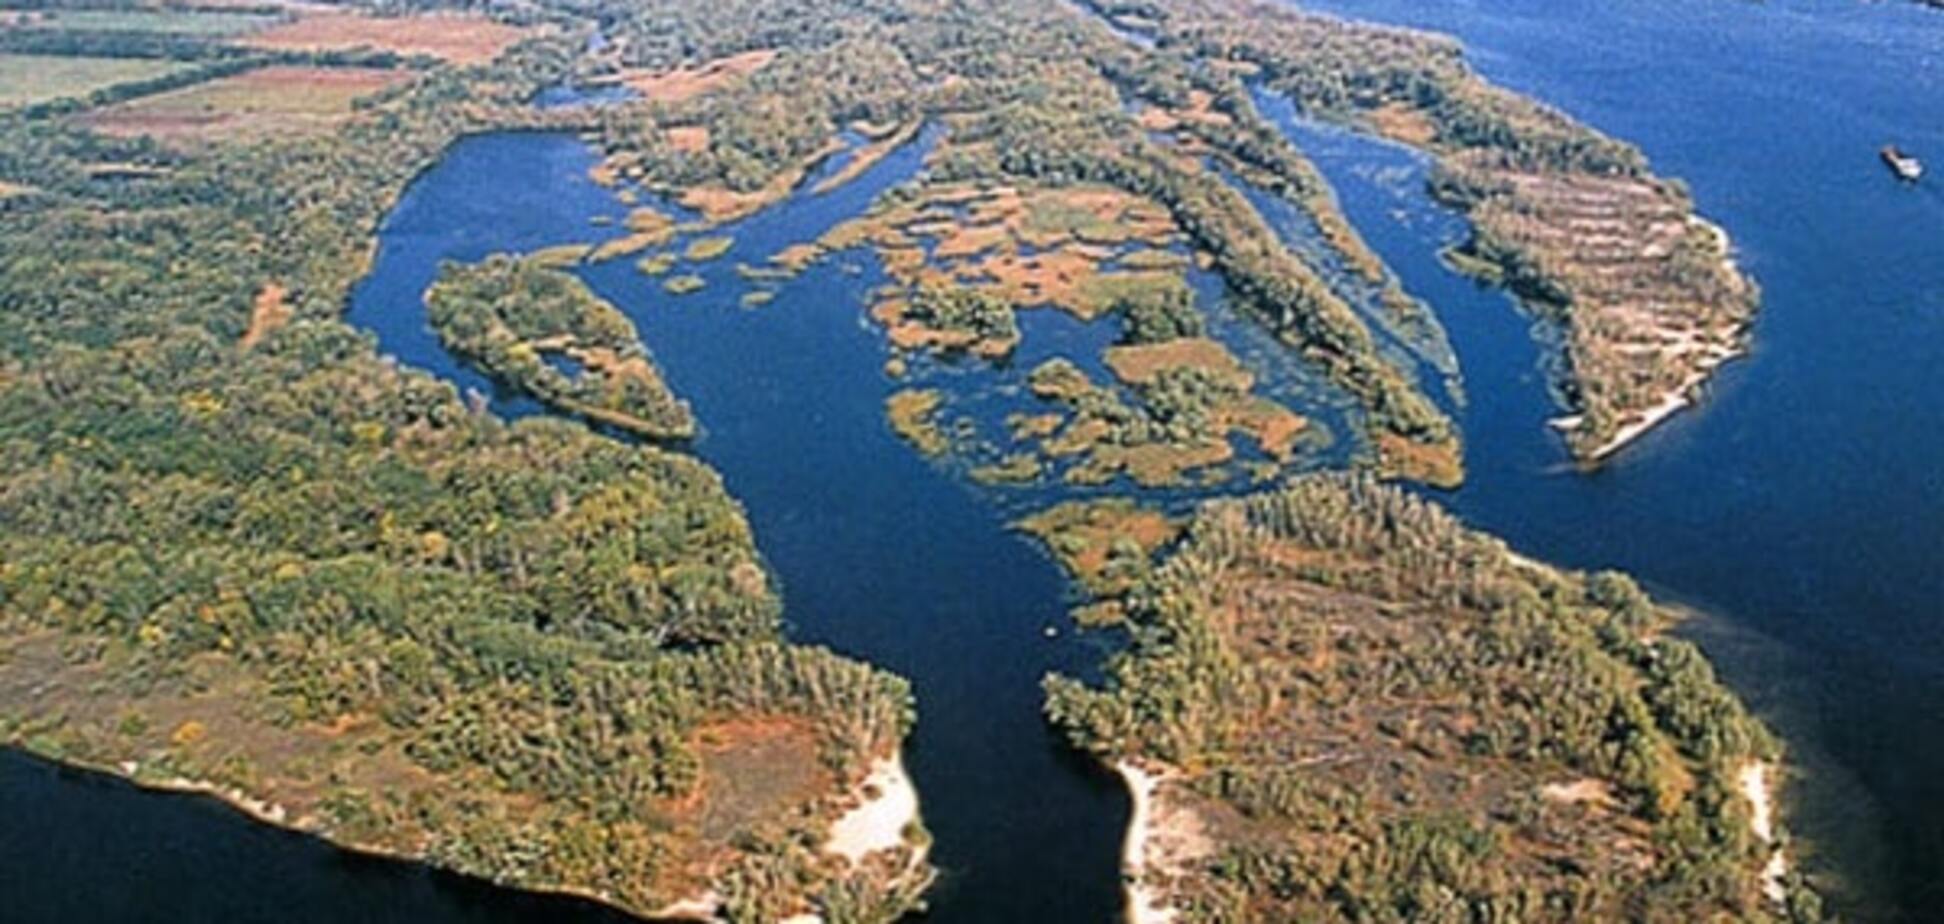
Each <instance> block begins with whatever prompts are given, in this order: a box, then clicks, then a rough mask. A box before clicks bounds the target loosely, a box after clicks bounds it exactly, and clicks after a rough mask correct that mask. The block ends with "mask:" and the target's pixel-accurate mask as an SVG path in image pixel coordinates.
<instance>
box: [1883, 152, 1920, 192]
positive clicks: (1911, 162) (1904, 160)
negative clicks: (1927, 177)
mask: <svg viewBox="0 0 1944 924" xmlns="http://www.w3.org/2000/svg"><path fill="white" fill-rule="evenodd" d="M1881 153H1882V154H1883V162H1884V163H1886V164H1888V165H1890V172H1891V173H1894V174H1896V175H1897V179H1900V180H1903V181H1905V182H1907V183H1915V182H1917V178H1918V177H1921V176H1923V175H1924V162H1923V161H1920V160H1918V159H1917V158H1915V157H1912V156H1910V155H1909V154H1905V153H1904V152H1902V151H1900V150H1898V149H1897V146H1896V145H1894V144H1886V145H1884V146H1883V151H1882V152H1881Z"/></svg>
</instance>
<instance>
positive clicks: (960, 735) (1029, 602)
mask: <svg viewBox="0 0 1944 924" xmlns="http://www.w3.org/2000/svg"><path fill="white" fill-rule="evenodd" d="M931 137H932V136H931V135H926V136H924V137H923V138H922V139H921V140H920V141H919V142H917V143H914V144H912V145H909V146H907V147H905V148H902V149H900V150H898V151H896V152H894V153H892V154H891V155H890V156H888V157H886V158H885V159H884V160H883V161H881V162H880V163H878V164H877V165H875V166H874V167H873V168H872V169H871V170H870V171H869V172H867V173H866V174H865V176H864V177H863V178H861V179H859V180H856V181H853V182H851V183H849V184H846V185H844V186H841V187H838V188H837V189H836V190H834V191H832V192H829V193H827V194H824V195H810V194H809V193H807V192H805V193H802V194H799V195H798V196H797V197H796V198H794V199H792V200H791V201H789V202H787V203H785V204H783V205H780V206H777V207H775V208H772V209H769V210H766V211H764V212H761V213H758V214H757V215H755V216H753V217H751V218H749V219H747V220H744V221H742V222H739V223H736V224H734V225H731V226H728V227H726V228H723V229H720V230H718V231H714V232H710V233H711V234H712V235H713V234H723V235H728V236H730V237H732V238H733V239H734V245H733V247H732V248H731V249H730V251H729V252H728V253H727V254H726V255H724V256H723V257H721V258H719V259H716V260H712V261H707V262H702V263H685V264H684V265H683V266H681V267H680V268H678V269H677V270H675V272H678V273H690V272H692V273H695V274H696V275H699V276H701V277H702V278H703V279H704V280H705V281H706V282H707V286H706V288H705V289H703V290H702V291H701V292H699V293H696V294H693V295H688V296H682V297H675V296H670V295H668V294H666V293H665V292H663V291H662V289H661V279H658V278H651V277H647V276H644V275H642V274H641V273H639V272H638V271H636V270H635V268H634V266H633V260H631V259H619V260H614V261H611V262H607V263H603V264H600V265H597V266H593V267H588V268H585V269H584V270H583V271H582V275H583V276H584V278H585V279H586V280H587V281H588V283H589V284H590V285H591V286H592V287H593V288H594V290H595V291H596V292H597V293H599V294H600V295H602V296H603V297H605V298H607V299H609V300H610V301H612V302H613V303H615V304H616V305H617V306H619V307H621V308H622V309H623V310H624V311H625V312H626V313H627V314H628V315H629V317H630V318H631V319H633V320H634V322H635V323H636V325H637V326H638V328H639V329H640V330H641V332H642V335H643V338H644V340H645V341H646V342H647V343H648V344H649V345H650V347H651V349H652V350H653V351H654V353H655V355H656V357H657V359H658V361H659V363H660V365H661V367H662V370H663V372H664V373H665V375H666V377H667V379H668V381H669V383H670V385H671V386H672V387H673V388H674V390H675V391H676V392H677V393H678V394H680V395H681V396H682V397H683V398H684V399H686V400H687V401H689V402H690V404H691V406H692V407H693V409H694V411H695V413H696V416H697V418H698V419H699V420H700V421H701V423H702V427H703V435H702V436H701V438H699V439H698V440H696V441H695V443H694V445H693V449H694V451H695V452H696V453H697V454H698V455H699V456H701V457H702V458H703V459H704V460H706V461H707V462H708V463H709V464H711V465H712V466H714V467H715V468H716V469H717V470H718V471H720V472H722V474H723V476H724V479H725V480H726V482H727V484H728V488H729V490H730V492H731V493H732V494H734V495H735V496H736V498H737V499H738V500H740V501H741V502H742V503H743V504H744V506H745V507H746V508H747V510H748V511H749V515H750V519H751V521H752V523H753V525H754V526H755V530H756V534H757V536H758V543H759V545H760V547H761V549H762V552H763V554H764V557H765V558H766V560H767V561H768V563H769V564H770V566H771V567H772V568H773V569H774V571H775V573H776V575H777V577H778V579H779V583H780V585H781V588H782V593H783V597H784V600H785V602H786V618H787V619H788V620H789V622H790V634H791V637H792V638H794V639H796V640H798V641H804V642H814V643H822V644H828V645H830V646H832V647H833V648H836V649H837V650H839V651H842V652H845V653H847V654H852V655H855V656H857V657H860V658H863V659H866V660H868V661H870V662H871V663H873V664H877V665H881V666H883V667H885V668H887V669H889V670H892V671H896V672H898V673H900V674H902V675H904V676H907V677H909V678H911V679H912V681H913V683H914V685H915V687H916V692H917V696H918V701H919V704H920V712H921V721H920V724H919V731H918V733H917V734H916V736H915V737H914V739H913V740H912V742H911V744H910V747H909V750H908V752H907V757H908V761H909V766H910V768H911V772H912V775H913V777H914V778H915V780H916V782H917V784H918V786H919V789H920V791H921V794H922V796H923V797H924V799H925V800H926V801H925V805H924V814H925V821H926V824H927V825H928V826H929V827H930V829H931V830H932V832H933V834H934V835H935V836H936V838H937V850H936V853H935V855H934V860H935V862H936V863H937V864H938V865H939V866H940V868H941V869H942V871H943V874H944V875H943V879H942V881H941V883H940V885H939V887H938V888H937V889H936V891H935V893H934V896H933V898H932V903H933V905H934V907H935V909H936V910H935V911H934V913H933V915H932V917H933V918H935V919H938V920H945V921H955V920H956V921H994V920H1061V919H1076V920H1094V919H1104V918H1106V917H1108V916H1111V915H1112V914H1113V913H1114V909H1115V908H1116V907H1117V903H1118V891H1117V880H1116V876H1115V870H1116V864H1117V857H1118V838H1119V830H1120V826H1121V823H1122V820H1123V818H1124V813H1125V811H1126V809H1125V806H1124V801H1125V800H1124V797H1123V796H1122V794H1121V793H1120V791H1119V789H1118V788H1117V786H1116V785H1115V783H1114V782H1113V781H1112V780H1111V779H1110V778H1107V777H1106V776H1104V775H1103V774H1102V773H1101V772H1099V771H1098V770H1096V769H1094V768H1092V767H1091V766H1089V765H1088V764H1087V763H1086V762H1085V761H1084V760H1083V759H1082V758H1080V757H1079V756H1078V755H1075V754H1074V753H1072V752H1071V751H1070V749H1068V748H1067V747H1066V746H1065V745H1064V743H1063V742H1061V741H1059V740H1058V739H1057V738H1055V737H1054V735H1053V734H1052V733H1051V731H1050V730H1049V729H1048V728H1047V727H1046V725H1045V723H1044V721H1043V720H1042V719H1041V718H1040V713H1039V706H1040V696H1039V688H1038V681H1039V678H1040V677H1041V676H1043V675H1044V674H1045V673H1047V672H1049V671H1056V670H1057V671H1062V672H1068V673H1081V672H1085V671H1088V670H1090V669H1092V668H1093V667H1094V666H1095V665H1097V663H1098V662H1099V660H1100V657H1101V652H1100V650H1099V649H1098V648H1097V647H1096V643H1095V642H1093V641H1092V640H1082V639H1079V638H1077V637H1075V636H1072V635H1071V634H1068V633H1063V634H1062V635H1061V636H1060V637H1059V638H1058V639H1055V640H1048V639H1046V638H1045V636H1044V630H1045V629H1046V628H1047V627H1049V626H1060V625H1063V624H1064V620H1065V609H1066V605H1067V601H1066V596H1065V595H1066V588H1065V584H1064V582H1063V580H1062V578H1061V576H1060V574H1059V572H1058V571H1057V569H1056V568H1055V567H1054V566H1053V565H1052V563H1051V562H1050V561H1049V560H1048V559H1047V558H1046V557H1045V556H1043V555H1042V554H1040V553H1039V552H1038V551H1037V550H1036V549H1035V547H1034V546H1032V545H1031V544H1029V543H1028V542H1026V541H1025V540H1024V539H1022V538H1021V537H1019V536H1017V535H1015V534H1012V533H1011V532H1010V531H1009V530H1008V528H1007V520H1006V517H1005V511H1004V510H1003V509H1001V508H1000V507H997V506H994V505H991V504H988V503H985V502H983V501H982V499H981V497H980V496H979V495H978V494H977V493H976V492H974V491H972V490H969V489H967V487H966V486H965V485H964V484H963V483H962V482H961V481H960V480H959V479H957V478H955V477H953V476H952V475H951V474H950V473H947V472H945V471H942V470H940V469H939V468H937V467H934V466H932V465H930V464H927V463H926V462H925V461H923V460H922V459H921V458H920V457H919V456H917V455H916V454H915V453H913V452H911V451H910V449H909V447H907V446H905V445H904V444H903V443H901V442H900V441H899V440H898V439H897V438H896V437H895V436H894V435H893V434H892V433H891V431H890V430H889V429H888V428H887V427H886V425H885V422H884V417H883V399H884V398H885V397H886V396H888V395H889V394H890V393H891V392H892V391H893V390H894V389H895V388H896V387H897V385H896V384H895V383H893V382H891V381H890V380H888V379H887V378H886V377H885V376H884V375H883V373H882V371H881V367H882V365H883V361H884V358H885V353H884V347H883V343H882V334H881V332H879V331H877V330H876V329H874V328H873V327H872V326H870V325H869V323H868V322H867V320H866V319H865V317H864V313H863V309H864V307H865V306H867V305H868V304H869V303H870V299H869V293H870V291H871V290H872V289H873V288H875V287H876V286H878V285H881V284H883V282H884V279H883V278H882V276H881V274H880V273H879V272H878V271H877V269H876V267H875V263H874V259H873V258H871V257H869V255H868V254H863V253H857V254H846V255H842V256H840V257H838V258H834V259H831V260H827V261H825V262H823V263H821V264H819V265H818V266H816V267H815V268H813V269H812V270H810V271H809V272H807V273H805V274H804V275H802V276H800V277H798V278H797V279H794V280H790V281H787V282H781V283H764V284H763V285H765V286H767V287H768V288H771V289H773V290H774V291H775V292H776V294H777V297H776V299H775V301H773V302H771V303H770V304H768V305H766V306H763V307H761V308H758V309H744V308H742V307H741V306H740V305H739V298H740V296H741V294H742V293H743V292H745V291H747V290H748V288H749V286H748V285H747V284H745V282H744V280H743V279H742V278H741V276H740V274H739V273H738V272H737V265H738V264H739V263H749V264H760V263H762V262H763V261H764V260H765V259H766V258H767V257H768V256H769V255H770V254H773V253H775V252H777V251H779V250H781V249H783V248H784V247H786V246H788V245H790V244H793V243H798V242H802V241H807V240H813V239H815V238H816V237H818V236H819V235H821V234H822V233H823V232H824V231H826V230H828V229H829V228H830V227H831V226H833V225H835V224H836V223H837V222H839V221H841V220H843V219H845V218H849V217H853V216H855V215H858V214H860V213H862V212H863V211H864V210H865V209H866V208H867V207H868V206H869V205H870V203H871V202H872V200H873V199H874V198H875V197H876V196H877V195H878V194H879V193H880V192H881V191H883V189H885V188H886V187H888V186H890V185H892V184H893V183H895V182H899V181H902V180H904V179H908V178H910V177H911V176H912V175H914V174H915V173H916V171H917V170H918V169H919V166H920V162H921V161H922V158H923V154H924V152H925V150H926V149H927V148H928V146H929V140H930V138H931ZM590 163H591V158H590V156H589V155H588V154H587V152H586V150H585V149H584V148H583V147H582V146H581V145H580V144H579V143H578V142H577V141H575V140H574V139H573V138H571V137H569V136H542V135H500V136H491V137H482V138H475V139H471V140H468V141H466V142H463V143H462V144H461V145H460V146H458V147H457V148H455V150H454V151H453V152H452V153H451V155H449V156H448V157H447V158H446V160H445V161H444V162H442V163H441V164H440V166H439V167H437V168H435V169H434V170H433V171H431V172H429V173H428V174H427V175H426V176H425V177H424V178H422V179H421V180H420V181H419V182H418V183H417V184H415V185H414V186H413V188H412V190H411V191H410V192H409V193H408V194H407V195H406V196H405V197H404V199H403V200H402V201H401V203H400V205H399V207H398V210H397V213H396V215H395V216H394V217H393V219H392V220H391V221H389V222H388V223H387V226H386V230H385V235H384V237H385V242H384V245H383V246H381V249H380V258H379V262H378V265H377V266H376V267H375V268H374V272H373V277H372V281H371V282H369V283H367V284H366V285H365V286H363V287H361V288H360V290H359V292H358V295H357V297H356V298H354V301H353V308H352V312H351V315H350V319H351V320H352V322H353V323H356V324H359V325H363V326H367V327H369V328H371V329H372V330H374V331H375V332H376V333H377V334H378V335H379V340H380V345H381V348H382V349H383V350H385V351H386V352H390V353H393V354H395V355H397V356H398V357H399V358H400V360H401V361H404V362H408V363H411V364H413V365H416V366H420V367H422V368H426V369H430V370H433V371H435V372H437V373H438V374H440V375H441V376H443V377H446V378H448V379H449V380H452V381H454V382H455V383H459V384H462V385H468V386H470V385H471V382H470V380H469V378H468V376H469V375H470V373H469V372H468V370H466V369H465V368H464V367H463V366H462V365H460V364H456V363H454V362H453V361H452V359H451V358H450V357H448V356H446V355H445V354H444V353H443V351H441V350H440V349H439V348H438V345H437V342H436V340H435V339H432V335H431V334H430V332H429V331H428V330H427V329H426V328H425V324H424V313H423V311H422V310H420V309H419V307H418V301H417V298H416V296H415V295H414V294H413V293H414V292H415V291H422V290H423V288H424V286H425V285H427V284H428V283H429V282H430V278H431V276H430V272H431V270H430V269H428V268H430V267H436V266H437V264H438V262H439V261H440V260H448V259H452V260H473V259H478V258H480V257H481V256H483V255H485V254H487V253H490V252H493V251H499V250H524V249H531V248H533V247H537V246H544V245H547V244H554V243H560V242H563V241H569V242H570V241H575V240H589V239H595V238H598V237H601V236H605V234H606V233H612V232H605V233H603V232H597V231H596V230H595V229H591V228H590V227H589V226H588V224H587V219H586V217H585V216H586V215H589V214H608V213H612V212H613V211H614V208H615V207H614V205H613V203H612V200H611V197H610V196H609V194H608V193H607V191H605V190H602V189H600V188H598V187H596V186H594V185H593V184H592V183H591V182H589V181H588V180H587V179H586V178H585V175H586V168H587V167H588V166H589V165H590ZM814 183H815V179H814V178H813V179H812V180H809V181H806V184H805V186H806V188H807V187H809V186H812V185H814ZM503 189H518V190H521V191H522V194H521V195H519V196H513V197H507V196H503V195H502V194H501V192H500V190H503ZM528 195H531V196H534V197H537V198H538V199H540V200H544V201H546V202H549V203H551V205H550V206H549V207H548V208H545V209H538V210H537V211H538V212H540V213H544V214H543V215H540V216H539V217H538V220H530V219H529V214H530V213H529V211H528V210H529V209H530V208H531V207H532V203H530V202H528V201H527V200H526V198H525V197H526V196H528ZM576 215H578V216H581V217H578V218H577V217H575V216H576ZM684 243H685V241H683V240H680V239H678V240H676V241H675V242H673V243H672V244H671V245H670V246H671V249H673V250H675V251H677V252H679V251H680V250H681V249H682V248H683V245H684ZM503 402H504V399H496V400H495V402H494V403H495V406H496V407H505V409H507V410H509V411H517V408H514V407H512V406H510V405H504V403H503ZM1022 843H1029V844H1034V845H1037V847H1038V849H1037V850H1035V851H1030V852H1029V851H1022V850H1019V849H1018V845H1020V844H1022ZM1042 851H1043V852H1042ZM1048 875H1052V876H1057V877H1058V879H1059V880H1060V881H1064V882H1068V883H1071V886H1070V887H1066V888H1061V889H1055V890H1039V889H1019V888H1016V887H1014V885H1013V884H1014V883H1020V882H1028V881H1033V880H1034V879H1035V877H1040V876H1048Z"/></svg>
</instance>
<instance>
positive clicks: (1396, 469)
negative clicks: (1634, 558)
mask: <svg viewBox="0 0 1944 924" xmlns="http://www.w3.org/2000/svg"><path fill="white" fill-rule="evenodd" d="M1375 443H1376V449H1377V470H1378V471H1379V472H1382V473H1383V474H1384V476H1385V477H1388V478H1405V479H1409V480H1411V481H1422V482H1424V483H1426V484H1430V485H1435V486H1437V487H1443V488H1451V487H1457V486H1458V484H1459V483H1461V482H1463V481H1464V480H1465V464H1464V458H1463V457H1462V456H1461V455H1460V450H1459V448H1458V445H1457V443H1456V442H1454V441H1444V442H1434V443H1425V442H1418V441H1415V440H1411V439H1407V438H1405V437H1404V436H1401V435H1399V434H1396V433H1390V432H1378V433H1377V434H1375Z"/></svg>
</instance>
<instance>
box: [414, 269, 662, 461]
mask: <svg viewBox="0 0 1944 924" xmlns="http://www.w3.org/2000/svg"><path fill="white" fill-rule="evenodd" d="M425 303H426V308H427V309H428V310H427V317H428V318H429V319H430V321H431V324H432V329H433V330H435V331H437V332H438V334H439V340H440V342H441V343H443V344H445V347H446V349H448V350H451V351H452V352H453V353H456V354H458V355H460V356H464V357H466V358H468V359H471V360H472V361H474V362H476V363H478V364H479V365H480V366H481V367H482V368H484V369H485V370H486V371H487V372H489V373H490V374H492V375H493V376H494V377H495V378H497V379H499V380H501V381H504V382H507V383H509V384H512V385H514V386H516V387H518V388H519V389H520V390H522V391H525V392H528V393H530V394H532V395H534V396H535V397H537V398H539V399H540V400H542V401H545V402H547V403H548V404H549V405H551V406H553V407H556V408H559V409H560V410H562V411H565V412H567V413H570V414H576V415H580V416H582V417H586V418H588V419H590V420H595V421H598V422H600V423H604V424H610V425H612V426H615V427H619V428H620V429H622V430H625V431H627V432H629V433H633V434H636V435H638V436H643V437H650V438H659V439H682V438H687V437H692V436H694V435H695V419H694V417H693V416H692V415H691V414H690V413H689V409H688V405H686V404H684V403H683V402H682V401H681V400H680V399H678V398H676V397H675V395H674V394H673V393H671V392H670V391H669V390H668V385H667V384H666V383H664V382H663V381H662V378H661V374H660V373H659V372H657V371H656V369H655V365H654V360H653V358H652V357H650V356H649V355H648V350H647V348H646V347H645V346H643V345H642V342H641V334H640V333H639V332H638V331H636V330H635V326H634V323H633V322H631V321H629V320H628V318H627V316H626V315H623V314H622V313H621V312H620V311H619V310H617V309H616V308H615V307H614V306H613V305H610V304H608V303H606V302H604V301H602V300H601V299H600V298H599V297H598V296H596V295H595V294H594V293H592V292H590V291H588V290H587V286H586V284H584V283H582V282H581V281H580V280H579V279H576V278H575V277H573V276H570V275H567V274H566V273H563V272H560V271H558V270H553V269H549V268H547V267H546V266H543V265H538V264H536V263H534V262H533V261H531V260H521V259H517V258H513V257H508V256H504V255H502V256H497V257H493V258H490V259H488V260H487V261H486V262H484V263H481V264H478V265H475V266H453V265H448V266H446V267H445V269H444V272H443V273H442V274H441V276H440V279H439V281H438V282H437V283H435V284H434V285H433V287H432V290H431V291H429V292H427V293H426V296H425Z"/></svg>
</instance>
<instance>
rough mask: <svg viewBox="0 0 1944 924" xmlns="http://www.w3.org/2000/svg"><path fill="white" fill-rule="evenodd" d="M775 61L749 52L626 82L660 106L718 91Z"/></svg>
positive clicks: (627, 78) (637, 76)
mask: <svg viewBox="0 0 1944 924" xmlns="http://www.w3.org/2000/svg"><path fill="white" fill-rule="evenodd" d="M774 60H776V52H775V51H774V50H771V49H762V50H758V51H746V52H743V53H742V54H739V55H730V56H729V57H726V58H717V59H716V60H714V61H710V62H708V63H706V64H701V65H698V66H696V67H682V68H676V69H675V70H672V71H661V72H659V73H641V72H635V73H631V74H628V75H626V76H625V78H624V80H625V82H626V83H627V84H628V86H631V87H633V88H634V89H635V92H637V93H640V94H641V95H642V97H643V98H645V99H650V100H654V101H656V102H661V103H679V102H683V101H686V100H690V99H694V98H695V97H697V96H700V95H702V94H704V93H707V92H709V91H711V90H715V89H718V88H720V87H722V86H724V85H726V84H728V83H729V82H730V81H732V80H738V79H740V78H743V77H747V76H749V75H750V74H754V73H756V72H757V71H759V70H762V69H763V67H764V66H765V65H767V64H769V63H770V62H771V61H774Z"/></svg>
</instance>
